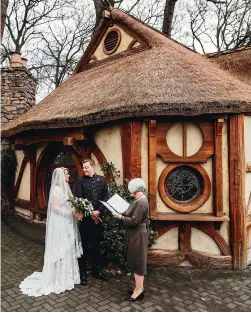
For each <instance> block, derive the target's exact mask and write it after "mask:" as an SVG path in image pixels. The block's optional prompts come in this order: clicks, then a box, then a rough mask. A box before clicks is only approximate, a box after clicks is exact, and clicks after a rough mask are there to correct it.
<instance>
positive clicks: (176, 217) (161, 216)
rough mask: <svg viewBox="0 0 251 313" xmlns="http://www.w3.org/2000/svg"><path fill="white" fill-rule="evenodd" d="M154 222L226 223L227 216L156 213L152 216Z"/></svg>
mask: <svg viewBox="0 0 251 313" xmlns="http://www.w3.org/2000/svg"><path fill="white" fill-rule="evenodd" d="M153 219H154V220H156V221H184V222H185V221H194V222H200V221H201V222H228V221H229V220H230V219H229V217H228V216H219V217H217V216H214V215H213V214H205V213H190V214H179V213H178V214H175V213H158V214H157V215H155V216H153Z"/></svg>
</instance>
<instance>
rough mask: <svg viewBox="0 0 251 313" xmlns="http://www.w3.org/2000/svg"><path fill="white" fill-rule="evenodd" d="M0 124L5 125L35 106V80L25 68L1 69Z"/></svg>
mask: <svg viewBox="0 0 251 313" xmlns="http://www.w3.org/2000/svg"><path fill="white" fill-rule="evenodd" d="M1 92H2V98H1V111H2V117H1V123H3V124H4V123H7V122H9V121H11V120H14V119H15V118H17V117H19V116H20V115H22V114H24V113H25V112H27V111H28V110H29V109H30V108H31V107H32V106H33V105H35V95H36V79H35V78H34V77H33V76H32V75H31V73H30V72H29V71H28V70H27V69H26V68H25V67H22V68H3V69H2V74H1Z"/></svg>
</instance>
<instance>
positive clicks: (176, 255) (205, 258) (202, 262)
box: [147, 249, 232, 268]
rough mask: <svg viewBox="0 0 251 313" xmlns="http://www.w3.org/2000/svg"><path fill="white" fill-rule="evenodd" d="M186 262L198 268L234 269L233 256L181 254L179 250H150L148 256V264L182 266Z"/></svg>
mask: <svg viewBox="0 0 251 313" xmlns="http://www.w3.org/2000/svg"><path fill="white" fill-rule="evenodd" d="M185 260H188V261H189V262H190V263H191V264H192V265H195V266H198V267H207V268H232V257H231V255H228V256H225V255H214V254H209V253H205V252H201V251H191V252H180V251H178V250H176V251H170V250H160V249H150V250H149V251H148V256H147V263H148V264H158V265H180V263H181V262H183V261H185Z"/></svg>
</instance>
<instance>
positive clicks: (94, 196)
mask: <svg viewBox="0 0 251 313" xmlns="http://www.w3.org/2000/svg"><path fill="white" fill-rule="evenodd" d="M83 172H84V176H83V177H79V178H78V179H77V185H76V197H79V198H85V199H88V200H89V201H91V203H92V205H93V207H94V211H93V214H92V216H91V217H84V218H83V220H82V222H81V224H80V226H79V231H80V236H81V241H82V246H83V255H82V256H81V258H79V259H78V264H79V271H80V280H81V285H86V284H87V275H86V263H87V260H88V255H90V258H91V264H92V268H91V269H92V276H93V277H95V278H99V279H102V280H107V278H106V276H105V274H104V271H103V262H102V256H101V252H100V241H101V239H102V223H101V218H102V213H103V211H104V207H103V205H102V204H101V203H100V202H99V200H102V201H107V200H108V199H109V194H108V187H107V182H106V179H105V177H104V176H99V175H97V174H96V173H95V162H94V161H93V160H92V159H86V160H84V161H83Z"/></svg>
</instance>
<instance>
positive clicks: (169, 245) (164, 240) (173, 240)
mask: <svg viewBox="0 0 251 313" xmlns="http://www.w3.org/2000/svg"><path fill="white" fill-rule="evenodd" d="M178 231H179V230H178V227H175V228H172V229H170V230H168V231H167V232H166V233H164V234H163V235H162V236H160V237H159V238H158V239H157V240H156V244H155V245H153V246H152V247H151V249H161V250H177V249H178V248H179V245H178Z"/></svg>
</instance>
